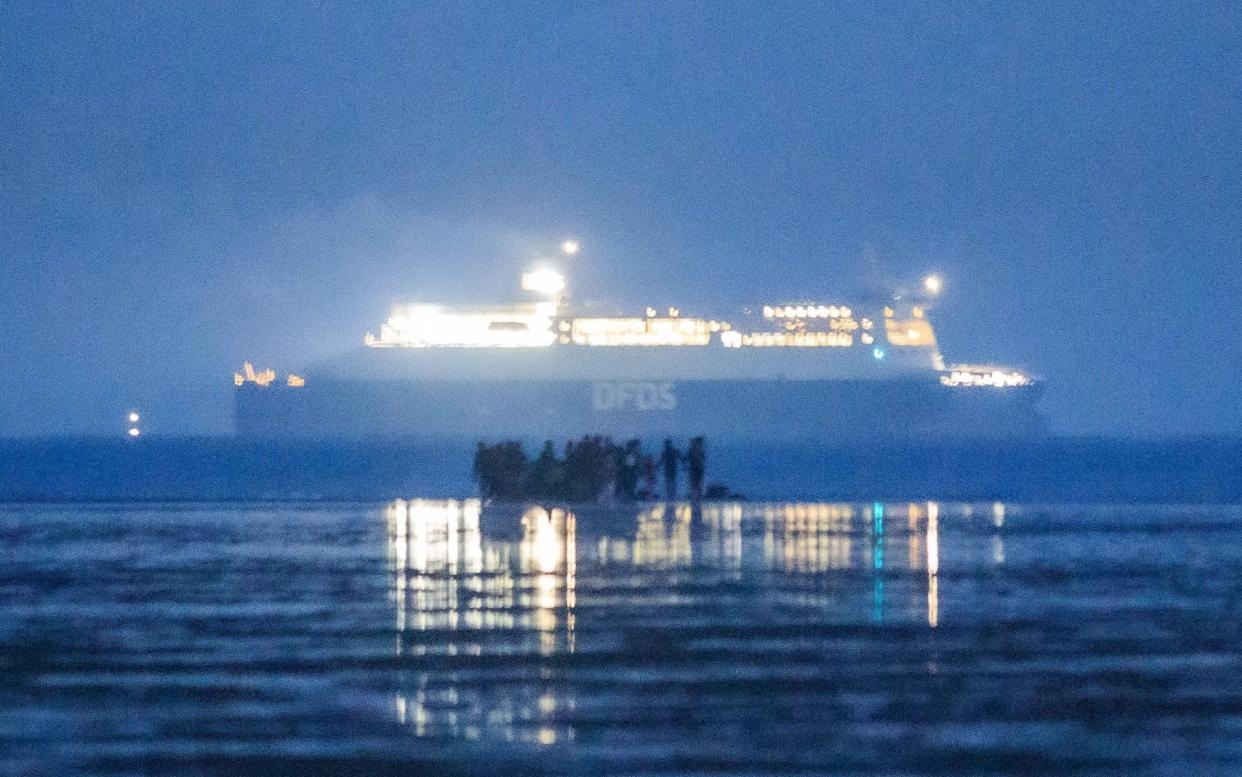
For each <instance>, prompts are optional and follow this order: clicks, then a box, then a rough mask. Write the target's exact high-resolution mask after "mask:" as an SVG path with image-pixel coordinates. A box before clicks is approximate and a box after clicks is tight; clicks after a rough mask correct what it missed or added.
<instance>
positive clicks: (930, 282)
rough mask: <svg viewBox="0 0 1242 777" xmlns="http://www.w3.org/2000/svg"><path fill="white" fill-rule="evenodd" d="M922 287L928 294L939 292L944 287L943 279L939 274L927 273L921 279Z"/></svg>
mask: <svg viewBox="0 0 1242 777" xmlns="http://www.w3.org/2000/svg"><path fill="white" fill-rule="evenodd" d="M923 289H924V290H925V291H926V292H927V293H928V294H933V295H934V294H939V293H940V292H941V290H942V289H944V280H943V279H942V278H941V277H940V276H939V275H929V276H927V277H926V278H924V279H923Z"/></svg>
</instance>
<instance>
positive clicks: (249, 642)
mask: <svg viewBox="0 0 1242 777" xmlns="http://www.w3.org/2000/svg"><path fill="white" fill-rule="evenodd" d="M0 547H2V548H3V558H4V559H5V561H4V564H3V565H2V566H0V671H2V672H3V679H4V682H3V685H2V687H0V773H4V774H10V773H12V774H34V775H43V774H47V775H61V774H177V775H182V774H191V775H193V774H210V775H215V774H229V775H237V774H255V775H259V774H263V775H282V774H290V775H292V774H368V775H384V774H416V773H435V774H455V773H461V774H473V773H484V774H491V773H513V774H522V773H531V774H534V773H556V774H593V773H608V774H634V773H645V774H789V773H807V774H812V773H814V774H819V773H833V774H877V773H878V774H894V775H897V774H967V773H979V774H984V773H1011V774H1060V773H1084V774H1119V773H1126V774H1169V775H1173V774H1178V775H1181V774H1198V773H1203V774H1207V773H1231V772H1237V771H1239V769H1242V648H1240V647H1239V635H1240V634H1242V596H1240V594H1242V510H1239V509H1237V508H1230V507H1196V508H1168V507H1134V506H1127V507H1115V508H1107V507H1090V508H1088V507H1081V508H1080V507H1042V506H1037V505H1014V504H974V505H967V504H951V503H937V502H915V503H905V502H901V503H894V502H884V503H878V502H876V503H873V502H861V503H763V504H759V503H723V504H705V505H703V506H702V507H701V508H692V507H691V506H689V505H686V504H680V503H678V504H656V505H639V506H632V507H607V508H604V507H590V508H581V509H567V508H566V507H564V506H548V507H547V508H546V509H545V508H544V507H535V506H489V507H487V508H486V509H481V507H480V505H479V504H478V503H477V502H473V501H459V502H454V501H427V500H417V499H414V500H408V501H407V500H398V501H395V502H393V503H391V504H388V505H332V506H324V505H311V504H281V505H272V504H264V505H184V504H172V505H112V506H78V505H57V506H47V505H44V506H22V505H10V506H6V507H2V508H0Z"/></svg>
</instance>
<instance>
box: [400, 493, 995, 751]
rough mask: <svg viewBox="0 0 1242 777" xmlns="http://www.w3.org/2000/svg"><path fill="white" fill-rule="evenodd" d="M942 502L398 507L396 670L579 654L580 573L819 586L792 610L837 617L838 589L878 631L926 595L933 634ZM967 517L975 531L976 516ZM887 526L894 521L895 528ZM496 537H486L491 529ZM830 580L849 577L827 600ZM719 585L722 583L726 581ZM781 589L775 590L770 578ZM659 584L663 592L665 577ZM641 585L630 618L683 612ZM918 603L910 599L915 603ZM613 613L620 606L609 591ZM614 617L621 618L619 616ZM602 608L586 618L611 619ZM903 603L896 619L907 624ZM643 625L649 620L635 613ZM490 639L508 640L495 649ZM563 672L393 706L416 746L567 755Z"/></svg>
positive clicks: (421, 685) (450, 686) (571, 695)
mask: <svg viewBox="0 0 1242 777" xmlns="http://www.w3.org/2000/svg"><path fill="white" fill-rule="evenodd" d="M941 509H942V508H941V505H939V504H938V503H936V502H925V503H917V502H911V503H900V504H885V503H883V502H873V503H870V504H849V503H802V502H798V503H746V502H726V503H707V504H702V505H698V504H695V505H692V504H688V503H657V504H651V505H644V506H642V507H636V508H632V509H628V510H627V509H626V508H624V507H611V508H596V507H587V508H585V513H584V520H582V521H579V516H578V514H577V513H576V512H574V511H572V510H569V509H565V508H563V507H543V506H534V505H532V506H527V507H525V508H520V507H516V506H504V505H502V506H495V507H491V508H489V510H488V511H487V517H486V520H485V519H484V510H483V506H482V504H481V503H480V501H479V500H476V499H468V500H462V501H457V500H425V499H412V500H404V499H397V500H394V501H393V502H392V503H391V504H389V505H388V506H387V507H386V508H385V511H384V513H385V520H386V523H387V526H388V556H389V564H390V571H391V575H392V597H393V601H394V605H395V610H396V645H395V650H396V653H397V655H398V656H416V657H417V656H425V655H428V654H429V653H436V654H443V655H448V656H458V655H463V656H482V655H485V654H490V653H497V652H499V653H503V654H505V655H511V656H512V655H538V656H542V657H548V658H552V657H557V656H565V655H572V654H573V653H574V652H575V649H576V647H577V629H578V617H579V612H578V609H579V608H578V606H577V600H578V593H579V592H578V577H579V568H581V569H582V570H583V574H585V575H586V576H588V577H589V578H590V579H591V581H592V587H591V590H590V591H589V592H588V593H587V596H588V597H591V596H598V595H599V594H600V593H601V591H607V586H608V585H609V583H607V582H605V581H615V580H617V579H619V577H620V579H624V575H625V574H626V573H627V572H631V571H632V572H635V573H641V572H650V571H657V572H663V573H672V572H676V571H678V570H682V571H688V572H693V573H694V574H695V575H697V576H699V577H703V576H704V575H713V576H715V577H714V579H716V580H725V581H728V580H730V579H732V580H734V581H742V580H750V581H752V582H753V581H759V582H760V584H761V585H762V581H764V580H767V581H769V582H777V583H778V584H777V585H775V586H773V587H775V588H780V587H782V586H783V585H785V584H787V579H788V577H789V576H803V577H805V578H807V579H808V580H812V581H814V586H813V587H812V588H811V589H809V590H800V591H798V592H797V594H796V595H795V596H794V597H793V598H794V599H795V600H796V602H797V604H798V605H799V606H802V607H806V606H808V605H809V606H814V607H818V608H822V609H825V610H826V611H831V608H832V607H834V606H836V607H837V608H838V609H840V604H839V602H837V601H836V600H837V598H838V597H839V596H840V593H841V590H840V589H841V588H855V587H857V573H859V572H862V573H865V574H866V575H867V576H868V577H869V579H870V585H871V615H872V621H873V622H874V623H877V624H879V623H883V622H884V621H885V619H886V617H887V618H891V617H894V613H893V609H894V607H893V604H892V603H891V602H890V601H889V599H890V598H891V597H893V596H902V597H909V596H911V595H912V594H913V595H915V596H917V597H918V599H919V604H924V617H925V619H926V624H927V626H928V627H929V628H933V629H934V628H936V627H937V626H938V625H939V622H940V613H939V584H940V583H939V575H938V571H939V564H940V542H939V520H940V512H941ZM990 509H991V515H992V516H993V522H992V527H993V529H994V532H993V534H992V537H991V548H992V562H993V563H994V564H997V565H999V564H1002V563H1004V538H1003V536H1002V535H1001V533H1000V529H1001V528H1002V527H1003V523H1004V515H1005V506H1004V505H1003V504H1001V503H999V502H998V503H996V504H994V505H992V506H991V508H990ZM958 512H959V514H961V515H964V516H968V515H969V514H970V512H971V508H970V507H969V506H960V507H959V511H958ZM886 519H887V522H886ZM485 524H486V525H488V526H490V527H491V528H490V531H485V530H484V525H485ZM833 573H842V574H843V575H846V577H845V578H843V581H844V585H842V586H834V585H833V577H832V575H833ZM911 573H925V590H917V588H918V587H917V586H915V587H914V588H911V587H910V586H908V585H907V586H903V587H901V588H899V589H898V591H897V592H895V593H886V590H885V579H886V578H890V577H894V576H895V575H896V576H902V577H908V576H909V575H910V574H911ZM721 575H723V578H721V577H719V576H721ZM773 575H776V576H775V577H774V576H773ZM655 580H659V578H656V579H655ZM665 580H666V581H667V582H668V583H669V585H659V584H658V583H657V584H655V585H653V584H652V583H653V580H650V579H649V580H645V581H643V583H642V587H641V588H631V590H630V591H629V592H628V596H627V597H626V599H627V601H626V602H625V606H626V607H627V608H628V609H631V610H632V609H636V608H637V609H639V610H641V608H643V607H648V608H651V609H652V611H653V612H652V613H651V615H652V616H656V615H657V614H658V613H659V611H660V610H661V608H670V607H672V608H674V609H675V608H676V604H677V597H678V595H679V592H678V590H677V585H678V584H679V583H684V582H685V579H682V578H677V577H669V578H665ZM915 591H917V593H914V592H915ZM606 595H607V596H609V597H612V598H611V599H610V600H609V601H610V602H615V598H616V594H615V593H613V592H608V593H607V594H606ZM614 606H615V605H614ZM602 609H603V608H601V607H600V606H599V605H596V606H595V607H593V608H592V613H591V614H588V615H587V616H586V617H591V615H594V614H598V615H602V616H603V617H605V618H607V617H608V616H609V615H610V613H608V612H606V611H601V610H602ZM914 609H915V607H914V606H913V602H911V601H903V602H902V606H901V607H899V608H897V612H896V614H895V617H898V618H900V617H909V616H910V615H911V613H912V611H913V610H914ZM638 615H639V617H640V618H641V617H643V614H642V613H641V612H639V614H638ZM497 637H500V639H499V640H498V639H497ZM555 666H556V664H554V663H547V664H544V665H540V666H539V667H537V673H536V674H537V678H538V679H535V680H533V681H529V682H526V683H523V684H518V685H516V686H506V689H505V690H504V691H500V692H491V691H489V690H485V689H480V688H477V687H473V688H465V687H461V685H459V684H455V683H453V682H452V681H451V680H450V681H449V682H447V683H442V684H440V685H439V686H437V689H436V690H435V691H434V692H432V691H429V690H428V687H429V685H431V684H432V681H433V677H432V675H431V674H429V673H420V674H416V676H415V677H414V678H413V680H414V682H415V685H417V686H418V687H417V690H414V691H412V692H406V691H404V690H403V691H400V692H398V694H397V696H396V702H395V708H396V716H397V719H398V720H399V722H400V723H402V724H403V725H407V726H409V727H410V728H411V729H412V731H413V732H414V734H415V735H417V736H419V737H423V736H436V737H444V736H447V737H461V738H464V739H468V740H477V739H480V738H482V737H489V736H492V737H497V738H499V739H503V740H505V741H526V742H533V743H538V744H544V745H547V744H555V743H557V742H563V741H572V740H573V739H574V738H575V728H574V726H573V725H572V723H570V722H566V721H567V720H570V719H572V716H567V715H566V713H567V712H570V713H572V711H573V710H574V709H575V708H576V707H577V704H578V699H577V698H576V694H575V692H574V690H573V689H572V688H567V687H566V686H565V684H564V683H563V682H560V681H558V680H556V679H555V677H554V675H555V672H554V668H555Z"/></svg>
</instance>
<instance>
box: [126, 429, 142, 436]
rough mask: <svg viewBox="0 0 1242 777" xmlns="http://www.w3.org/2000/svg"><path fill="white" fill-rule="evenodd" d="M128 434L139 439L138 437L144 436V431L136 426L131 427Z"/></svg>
mask: <svg viewBox="0 0 1242 777" xmlns="http://www.w3.org/2000/svg"><path fill="white" fill-rule="evenodd" d="M127 434H129V436H130V437H137V436H138V435H140V434H142V430H141V429H139V428H138V427H136V426H131V427H130V428H129V431H128V432H127Z"/></svg>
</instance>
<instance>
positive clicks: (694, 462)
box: [686, 437, 707, 501]
mask: <svg viewBox="0 0 1242 777" xmlns="http://www.w3.org/2000/svg"><path fill="white" fill-rule="evenodd" d="M686 469H687V470H689V474H690V494H691V496H692V497H693V498H694V500H695V501H698V500H700V499H702V498H703V477H704V475H706V474H707V445H706V443H705V442H704V441H703V438H702V437H693V438H691V439H690V449H689V450H688V451H687V452H686Z"/></svg>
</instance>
